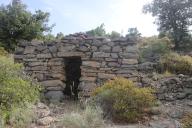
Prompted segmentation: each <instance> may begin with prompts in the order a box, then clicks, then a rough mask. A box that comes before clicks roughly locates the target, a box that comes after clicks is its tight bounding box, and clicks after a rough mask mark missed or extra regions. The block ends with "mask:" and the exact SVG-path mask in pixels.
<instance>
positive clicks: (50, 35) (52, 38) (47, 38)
mask: <svg viewBox="0 0 192 128" xmlns="http://www.w3.org/2000/svg"><path fill="white" fill-rule="evenodd" d="M55 39H56V38H55V36H54V35H53V34H51V33H48V34H47V35H44V36H43V37H42V40H43V41H45V42H49V41H53V40H55Z"/></svg>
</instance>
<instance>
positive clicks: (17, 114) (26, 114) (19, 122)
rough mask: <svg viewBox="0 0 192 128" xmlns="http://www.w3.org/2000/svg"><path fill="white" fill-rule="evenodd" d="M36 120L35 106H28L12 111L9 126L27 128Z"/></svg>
mask: <svg viewBox="0 0 192 128" xmlns="http://www.w3.org/2000/svg"><path fill="white" fill-rule="evenodd" d="M36 118H37V115H36V114H35V113H34V108H33V106H32V105H26V106H25V107H21V108H16V109H13V110H12V112H11V114H10V119H9V124H10V125H11V126H12V127H13V128H27V127H28V126H29V125H30V124H31V123H32V122H33V121H34V120H35V119H36Z"/></svg>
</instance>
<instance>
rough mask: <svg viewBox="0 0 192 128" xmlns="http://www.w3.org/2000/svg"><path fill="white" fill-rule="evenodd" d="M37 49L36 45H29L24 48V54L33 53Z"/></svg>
mask: <svg viewBox="0 0 192 128" xmlns="http://www.w3.org/2000/svg"><path fill="white" fill-rule="evenodd" d="M34 51H35V47H34V46H27V47H26V48H25V50H24V54H31V53H33V52H34Z"/></svg>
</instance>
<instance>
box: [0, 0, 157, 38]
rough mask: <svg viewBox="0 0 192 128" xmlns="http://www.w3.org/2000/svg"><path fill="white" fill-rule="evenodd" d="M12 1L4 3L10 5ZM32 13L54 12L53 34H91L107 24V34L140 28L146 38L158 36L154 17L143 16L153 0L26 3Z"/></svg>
mask: <svg viewBox="0 0 192 128" xmlns="http://www.w3.org/2000/svg"><path fill="white" fill-rule="evenodd" d="M8 1H10V0H0V4H2V3H3V4H7V3H8ZM22 1H23V2H24V3H25V4H27V6H28V8H29V9H30V10H32V11H34V10H37V9H41V10H44V11H48V12H50V13H51V16H50V23H55V24H56V26H55V27H54V29H53V33H54V34H56V33H58V32H63V33H64V34H65V35H66V34H70V33H75V32H80V31H88V30H90V29H93V28H96V27H97V26H99V25H100V24H102V23H104V24H105V28H106V30H107V32H111V31H112V30H115V31H117V32H119V33H122V34H126V33H127V31H128V28H131V27H137V28H138V30H139V32H140V33H141V34H142V36H152V35H156V34H158V32H157V26H156V25H155V24H153V22H154V20H155V19H154V18H153V17H152V16H151V15H150V14H147V15H146V14H143V13H142V8H143V5H144V4H146V3H149V2H150V1H152V0H81V1H80V0H22Z"/></svg>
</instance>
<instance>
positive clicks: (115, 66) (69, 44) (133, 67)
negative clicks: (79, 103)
mask: <svg viewBox="0 0 192 128" xmlns="http://www.w3.org/2000/svg"><path fill="white" fill-rule="evenodd" d="M137 52H138V49H137V46H136V42H134V41H131V40H128V39H126V38H119V39H116V40H112V41H111V40H109V39H106V38H103V37H93V38H92V37H91V38H90V37H87V36H84V35H82V34H81V35H80V36H78V35H77V34H76V35H75V36H72V35H70V36H67V37H65V38H64V39H63V40H58V41H53V42H47V43H45V42H39V41H32V42H23V43H21V44H20V45H19V47H18V49H17V50H16V52H15V60H16V61H17V62H22V63H23V64H24V66H25V71H26V72H27V73H28V74H29V75H31V76H33V77H34V78H37V80H38V81H40V82H41V83H42V85H43V86H44V87H45V89H46V92H45V93H46V96H47V97H48V98H52V97H53V96H56V98H57V97H62V95H63V90H64V88H65V82H66V75H65V63H64V62H65V58H67V57H81V60H82V65H81V78H80V85H79V88H80V90H81V93H80V94H81V95H82V96H89V95H90V92H91V91H92V90H93V89H94V88H95V87H97V86H100V85H102V84H103V82H104V81H106V80H109V79H113V78H114V77H125V78H129V79H131V80H133V81H137V76H138V74H137V67H138V60H137V59H138V53H137Z"/></svg>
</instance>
